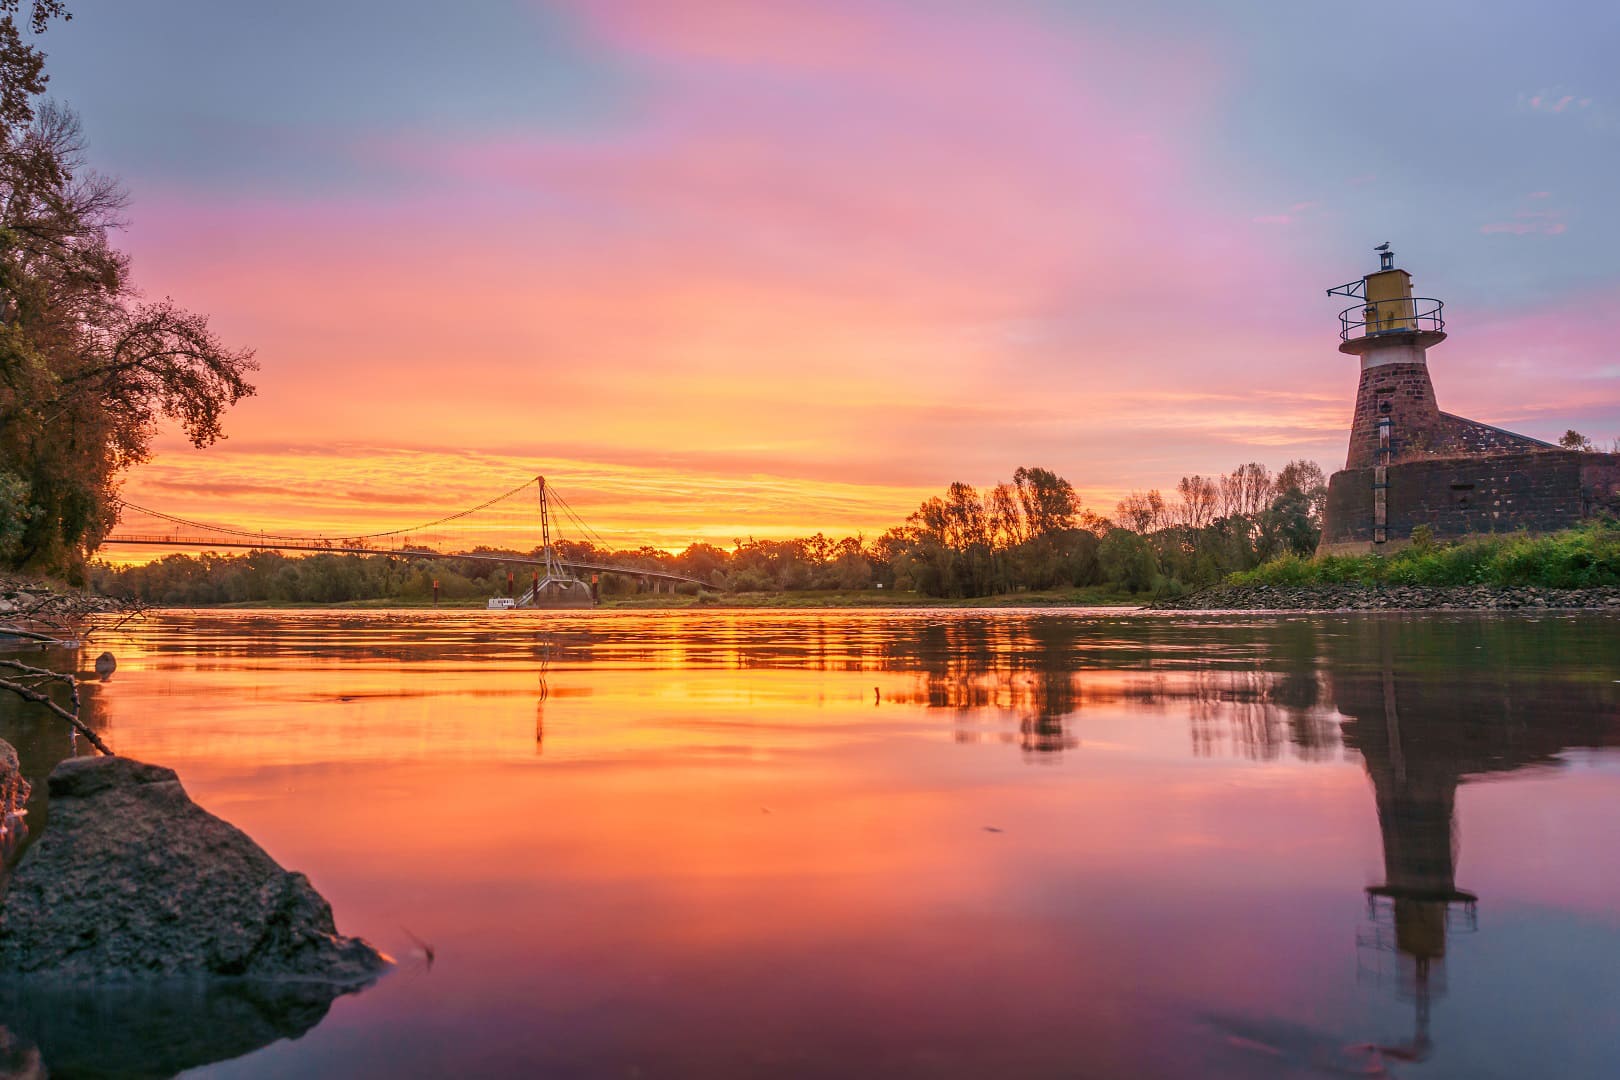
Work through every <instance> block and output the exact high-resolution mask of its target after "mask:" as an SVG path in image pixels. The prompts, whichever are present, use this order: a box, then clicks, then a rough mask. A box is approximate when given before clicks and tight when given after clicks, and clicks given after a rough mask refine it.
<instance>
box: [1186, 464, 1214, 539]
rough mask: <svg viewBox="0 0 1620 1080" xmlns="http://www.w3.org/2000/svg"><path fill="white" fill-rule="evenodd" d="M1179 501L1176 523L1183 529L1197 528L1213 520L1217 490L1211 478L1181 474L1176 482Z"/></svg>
mask: <svg viewBox="0 0 1620 1080" xmlns="http://www.w3.org/2000/svg"><path fill="white" fill-rule="evenodd" d="M1176 492H1177V494H1179V495H1180V496H1181V502H1180V504H1179V505H1178V506H1177V507H1176V524H1177V525H1180V526H1181V527H1182V528H1185V529H1192V530H1195V531H1196V530H1198V529H1202V528H1203V527H1204V526H1205V525H1208V524H1209V523H1210V522H1211V521H1213V520H1215V508H1216V506H1217V505H1218V503H1219V496H1220V493H1219V490H1218V488H1217V487H1216V485H1215V482H1214V481H1213V480H1210V479H1209V478H1208V477H1205V476H1183V477H1182V478H1181V480H1180V482H1178V483H1177V484H1176Z"/></svg>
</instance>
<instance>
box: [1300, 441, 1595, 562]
mask: <svg viewBox="0 0 1620 1080" xmlns="http://www.w3.org/2000/svg"><path fill="white" fill-rule="evenodd" d="M1373 475H1374V470H1373V469H1372V468H1370V467H1367V468H1356V469H1345V470H1344V471H1342V472H1337V473H1334V474H1333V476H1332V477H1331V478H1330V479H1329V480H1328V498H1327V508H1326V511H1325V513H1324V517H1323V531H1322V550H1324V551H1345V550H1358V549H1366V548H1368V547H1370V546H1371V544H1372V540H1373ZM1388 482H1389V487H1388V489H1387V515H1388V530H1389V532H1388V535H1389V540H1390V542H1391V543H1392V544H1393V545H1395V546H1399V545H1400V544H1401V543H1402V542H1404V541H1406V540H1407V539H1409V538H1410V537H1411V535H1412V530H1413V529H1415V528H1417V527H1418V526H1419V525H1427V526H1428V527H1429V529H1430V531H1432V532H1433V534H1434V536H1435V537H1436V538H1437V539H1456V538H1460V537H1463V536H1468V535H1477V534H1488V533H1510V532H1518V531H1520V530H1526V531H1529V532H1554V531H1556V530H1558V529H1567V528H1570V527H1571V526H1573V525H1576V524H1579V523H1580V522H1581V521H1582V520H1583V519H1585V518H1589V517H1592V516H1594V515H1596V514H1599V513H1610V514H1620V454H1582V453H1578V452H1576V451H1573V450H1540V451H1527V452H1522V453H1516V454H1498V455H1494V456H1489V457H1452V458H1441V457H1435V458H1426V459H1418V460H1409V461H1404V462H1398V463H1397V464H1394V465H1391V466H1390V467H1389V469H1388Z"/></svg>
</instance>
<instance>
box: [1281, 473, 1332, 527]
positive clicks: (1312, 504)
mask: <svg viewBox="0 0 1620 1080" xmlns="http://www.w3.org/2000/svg"><path fill="white" fill-rule="evenodd" d="M1290 491H1297V492H1299V493H1300V494H1301V495H1303V496H1305V504H1306V513H1307V514H1308V515H1309V516H1310V519H1311V523H1312V524H1313V525H1315V526H1316V527H1317V528H1321V525H1322V513H1323V511H1324V510H1326V509H1327V474H1326V473H1324V472H1323V471H1322V466H1320V465H1318V464H1317V463H1316V462H1314V461H1306V460H1305V459H1303V458H1299V459H1297V460H1294V461H1290V462H1289V463H1288V464H1287V465H1284V466H1283V467H1282V470H1281V471H1280V472H1278V473H1277V480H1276V483H1275V484H1274V485H1273V486H1272V490H1271V498H1272V500H1273V501H1275V500H1276V498H1277V497H1278V496H1280V495H1284V494H1286V493H1288V492H1290Z"/></svg>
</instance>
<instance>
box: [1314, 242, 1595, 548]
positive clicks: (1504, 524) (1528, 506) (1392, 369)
mask: <svg viewBox="0 0 1620 1080" xmlns="http://www.w3.org/2000/svg"><path fill="white" fill-rule="evenodd" d="M1377 250H1378V269H1377V270H1374V271H1373V272H1372V273H1370V274H1367V275H1365V276H1363V277H1362V278H1361V279H1360V280H1358V281H1352V282H1350V283H1349V284H1347V285H1340V286H1339V287H1337V288H1334V289H1329V290H1328V295H1329V296H1345V297H1349V298H1350V299H1351V300H1353V301H1355V303H1353V304H1351V305H1350V306H1349V307H1347V308H1345V309H1344V310H1343V311H1341V312H1340V313H1339V351H1340V352H1342V353H1345V354H1347V355H1349V356H1355V357H1358V358H1360V360H1361V373H1360V379H1359V381H1358V383H1357V386H1356V409H1355V415H1354V418H1353V419H1352V420H1351V423H1350V452H1349V454H1348V455H1347V457H1346V461H1345V466H1344V468H1343V469H1342V470H1340V471H1339V472H1336V473H1334V474H1333V475H1332V476H1331V477H1329V479H1328V495H1327V504H1326V507H1325V508H1324V511H1323V515H1322V546H1321V549H1320V550H1322V551H1324V552H1352V551H1368V550H1376V549H1377V548H1378V546H1379V545H1381V544H1385V543H1390V542H1396V543H1400V542H1404V541H1406V540H1408V539H1409V538H1410V537H1411V536H1412V534H1413V530H1414V529H1417V528H1418V527H1420V526H1421V527H1423V528H1424V529H1426V530H1427V531H1428V533H1429V535H1431V536H1433V537H1435V538H1437V539H1446V538H1450V537H1461V536H1468V535H1470V534H1479V533H1502V532H1515V531H1518V530H1528V531H1532V532H1550V531H1553V530H1555V529H1565V528H1569V527H1570V526H1573V525H1575V524H1577V523H1579V522H1580V521H1581V520H1582V519H1583V518H1588V517H1591V516H1593V515H1594V514H1597V513H1602V512H1609V513H1612V512H1615V511H1620V454H1596V453H1585V452H1580V451H1574V450H1564V449H1560V448H1559V447H1557V446H1553V445H1551V444H1549V443H1545V442H1543V441H1541V440H1540V439H1534V438H1531V437H1530V436H1528V435H1520V434H1518V433H1517V432H1513V431H1506V430H1504V429H1502V428H1499V427H1496V426H1494V425H1492V424H1484V423H1481V422H1480V421H1478V420H1470V419H1468V418H1467V417H1463V416H1457V415H1455V414H1453V413H1448V412H1441V411H1440V406H1439V405H1438V404H1437V403H1436V401H1435V396H1434V383H1433V382H1431V381H1430V379H1429V349H1430V348H1432V347H1433V346H1435V345H1438V344H1440V343H1441V342H1442V341H1444V340H1446V320H1445V315H1444V310H1445V305H1443V304H1441V302H1440V301H1438V300H1435V299H1432V298H1429V297H1421V296H1413V295H1412V275H1410V274H1408V273H1407V272H1406V271H1405V270H1402V269H1400V268H1399V267H1397V266H1396V265H1395V255H1394V253H1393V252H1391V251H1390V250H1389V245H1388V244H1383V245H1380V246H1379V248H1378V249H1377Z"/></svg>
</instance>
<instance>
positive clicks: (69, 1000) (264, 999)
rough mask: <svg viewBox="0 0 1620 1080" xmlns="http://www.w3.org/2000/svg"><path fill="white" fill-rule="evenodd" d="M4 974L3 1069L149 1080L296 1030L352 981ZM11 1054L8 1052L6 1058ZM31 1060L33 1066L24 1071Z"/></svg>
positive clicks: (0, 1002) (11, 1073)
mask: <svg viewBox="0 0 1620 1080" xmlns="http://www.w3.org/2000/svg"><path fill="white" fill-rule="evenodd" d="M19 982H20V983H21V985H16V984H11V985H8V984H6V983H4V982H0V1078H5V1080H11V1078H13V1077H17V1076H24V1077H35V1076H38V1077H40V1078H44V1077H45V1076H47V1075H48V1076H53V1077H62V1076H104V1077H118V1078H119V1080H144V1078H147V1077H150V1078H153V1080H156V1078H159V1077H170V1076H174V1075H175V1074H177V1073H181V1072H185V1071H186V1070H188V1069H196V1068H200V1067H201V1066H203V1065H208V1064H211V1063H213V1062H216V1061H228V1060H230V1059H232V1058H237V1057H241V1056H242V1055H243V1054H250V1053H252V1052H253V1051H255V1050H258V1049H259V1048H261V1047H264V1046H268V1045H270V1044H271V1043H273V1042H275V1041H277V1040H278V1039H296V1038H299V1037H300V1036H302V1035H303V1034H304V1033H305V1032H307V1031H309V1030H310V1029H311V1028H313V1027H314V1026H315V1025H316V1024H318V1023H320V1022H321V1020H323V1019H324V1018H325V1017H326V1014H327V1011H328V1010H329V1009H330V1008H331V1005H332V1002H333V1001H334V1000H336V999H337V998H338V997H340V996H342V995H343V994H346V993H349V992H350V990H347V989H344V988H341V987H335V986H328V985H324V984H320V983H307V982H299V983H290V982H264V981H253V980H248V979H220V980H210V981H208V982H205V983H198V982H195V981H190V980H179V981H164V982H126V983H117V984H112V985H100V986H67V985H62V984H60V983H48V984H43V985H41V984H39V982H38V981H37V980H33V979H29V980H19ZM8 1059H9V1060H8ZM30 1068H32V1069H33V1071H31V1072H30V1071H28V1070H29V1069H30Z"/></svg>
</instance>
